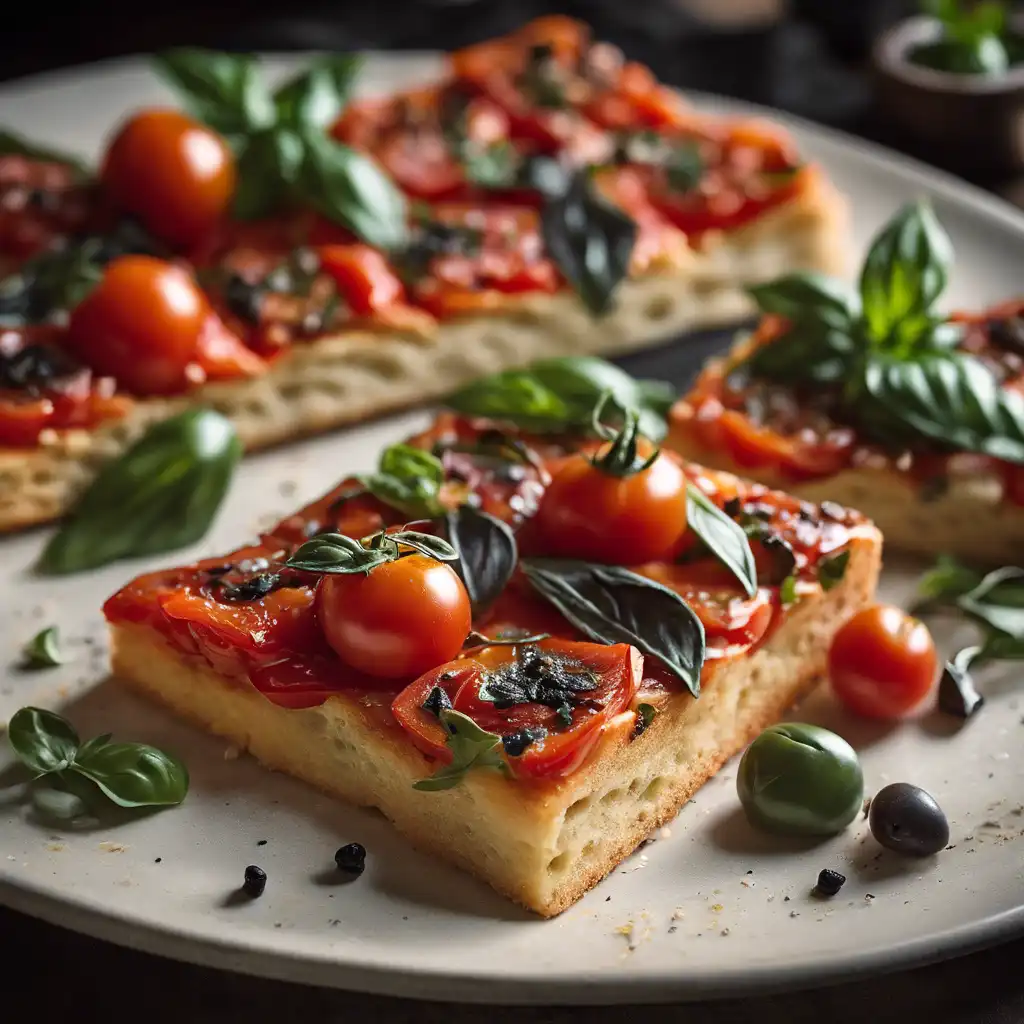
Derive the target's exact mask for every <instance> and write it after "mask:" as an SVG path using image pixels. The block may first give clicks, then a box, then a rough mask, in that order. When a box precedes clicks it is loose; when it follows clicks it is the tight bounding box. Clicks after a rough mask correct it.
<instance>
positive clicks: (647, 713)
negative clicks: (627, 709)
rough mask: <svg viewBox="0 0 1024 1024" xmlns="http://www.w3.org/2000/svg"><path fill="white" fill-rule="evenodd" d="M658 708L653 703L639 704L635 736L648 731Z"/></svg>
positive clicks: (634, 730)
mask: <svg viewBox="0 0 1024 1024" xmlns="http://www.w3.org/2000/svg"><path fill="white" fill-rule="evenodd" d="M657 714H658V709H657V708H656V707H655V706H654V705H653V704H637V706H636V725H634V726H633V736H634V737H636V736H642V735H643V734H644V733H645V732H647V727H648V726H649V725H650V724H651V722H653V721H654V719H655V717H656V716H657Z"/></svg>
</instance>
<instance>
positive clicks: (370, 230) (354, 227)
mask: <svg viewBox="0 0 1024 1024" xmlns="http://www.w3.org/2000/svg"><path fill="white" fill-rule="evenodd" d="M303 143H304V146H305V156H304V159H303V163H302V173H301V179H300V189H301V193H302V197H303V199H305V200H306V202H308V203H310V204H311V205H312V206H314V207H315V208H316V209H317V210H319V211H320V213H322V214H323V215H324V216H325V217H327V219H328V220H332V221H334V222H335V223H338V224H342V225H343V226H345V227H347V228H349V229H350V230H351V231H353V232H354V233H355V234H356V235H358V236H359V237H360V238H361V239H363V241H364V242H368V243H369V244H370V245H374V246H377V247H378V248H380V249H397V248H400V247H401V246H402V245H404V244H405V242H406V241H407V238H408V226H407V224H406V217H407V209H406V200H405V196H403V195H402V193H401V192H400V191H399V190H398V188H397V187H396V186H395V184H394V182H392V180H391V179H390V178H389V177H388V176H387V175H386V174H385V173H384V172H383V171H382V170H381V169H380V167H379V166H378V165H377V164H376V163H374V161H373V160H371V159H370V157H368V156H366V155H365V154H363V153H360V152H358V151H357V150H354V149H351V148H350V147H349V146H345V145H342V144H341V143H340V142H335V141H334V140H333V139H331V138H328V137H327V136H326V135H323V134H320V133H317V132H312V131H306V132H305V133H304V134H303Z"/></svg>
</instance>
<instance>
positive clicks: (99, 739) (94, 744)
mask: <svg viewBox="0 0 1024 1024" xmlns="http://www.w3.org/2000/svg"><path fill="white" fill-rule="evenodd" d="M113 738H114V734H113V733H112V732H105V733H103V735H101V736H93V738H92V739H91V740H86V741H85V742H84V743H83V744H82V745H81V747H79V748H78V755H77V756H76V758H75V760H76V761H88V760H89V758H91V757H92V756H93V755H94V754H95V753H96V751H97V750H99V749H100V747H105V746H106V745H107V744H108V743H109V742H110V741H111V740H112V739H113Z"/></svg>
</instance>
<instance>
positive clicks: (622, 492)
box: [536, 452, 686, 565]
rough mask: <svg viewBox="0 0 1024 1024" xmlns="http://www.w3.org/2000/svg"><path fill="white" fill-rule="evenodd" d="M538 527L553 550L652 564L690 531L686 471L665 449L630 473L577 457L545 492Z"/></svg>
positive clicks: (595, 558) (575, 555)
mask: <svg viewBox="0 0 1024 1024" xmlns="http://www.w3.org/2000/svg"><path fill="white" fill-rule="evenodd" d="M536 525H537V530H538V533H539V535H540V538H541V541H542V544H543V547H544V549H545V551H546V553H549V554H553V555H562V556H564V557H567V558H583V559H587V560H588V561H594V562H610V563H614V564H618V565H635V564H638V563H640V562H650V561H653V560H655V559H657V558H662V557H664V556H665V555H667V553H668V552H669V551H670V550H671V549H672V548H673V547H674V546H675V544H676V543H677V541H678V540H679V538H680V537H681V536H682V533H683V530H685V529H686V475H685V474H684V473H683V470H682V468H681V466H680V465H679V463H678V462H676V461H675V459H673V458H672V457H671V456H669V455H666V454H665V453H664V452H663V453H661V454H660V455H659V456H658V457H657V458H656V459H655V460H654V462H653V463H652V464H651V465H650V466H648V467H647V469H645V470H642V471H641V472H639V473H633V474H632V475H630V476H626V477H618V476H612V475H611V474H609V473H606V472H605V471H603V470H601V469H599V468H598V467H597V466H595V465H594V464H593V463H592V462H591V461H590V459H588V458H587V457H586V456H584V455H577V456H574V457H573V458H571V459H569V460H568V461H567V462H566V463H565V465H564V466H563V467H562V468H561V469H560V470H559V471H558V472H557V473H556V475H555V477H554V479H553V480H552V481H551V483H550V485H549V486H548V489H547V490H546V491H545V492H544V497H543V498H542V499H541V503H540V508H539V509H538V510H537V517H536Z"/></svg>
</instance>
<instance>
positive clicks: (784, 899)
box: [782, 896, 790, 903]
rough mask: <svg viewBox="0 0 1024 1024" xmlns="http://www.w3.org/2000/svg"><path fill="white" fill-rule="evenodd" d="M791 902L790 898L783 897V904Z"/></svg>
mask: <svg viewBox="0 0 1024 1024" xmlns="http://www.w3.org/2000/svg"><path fill="white" fill-rule="evenodd" d="M789 900H790V897H789V896H783V897H782V902H783V903H788V902H789Z"/></svg>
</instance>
